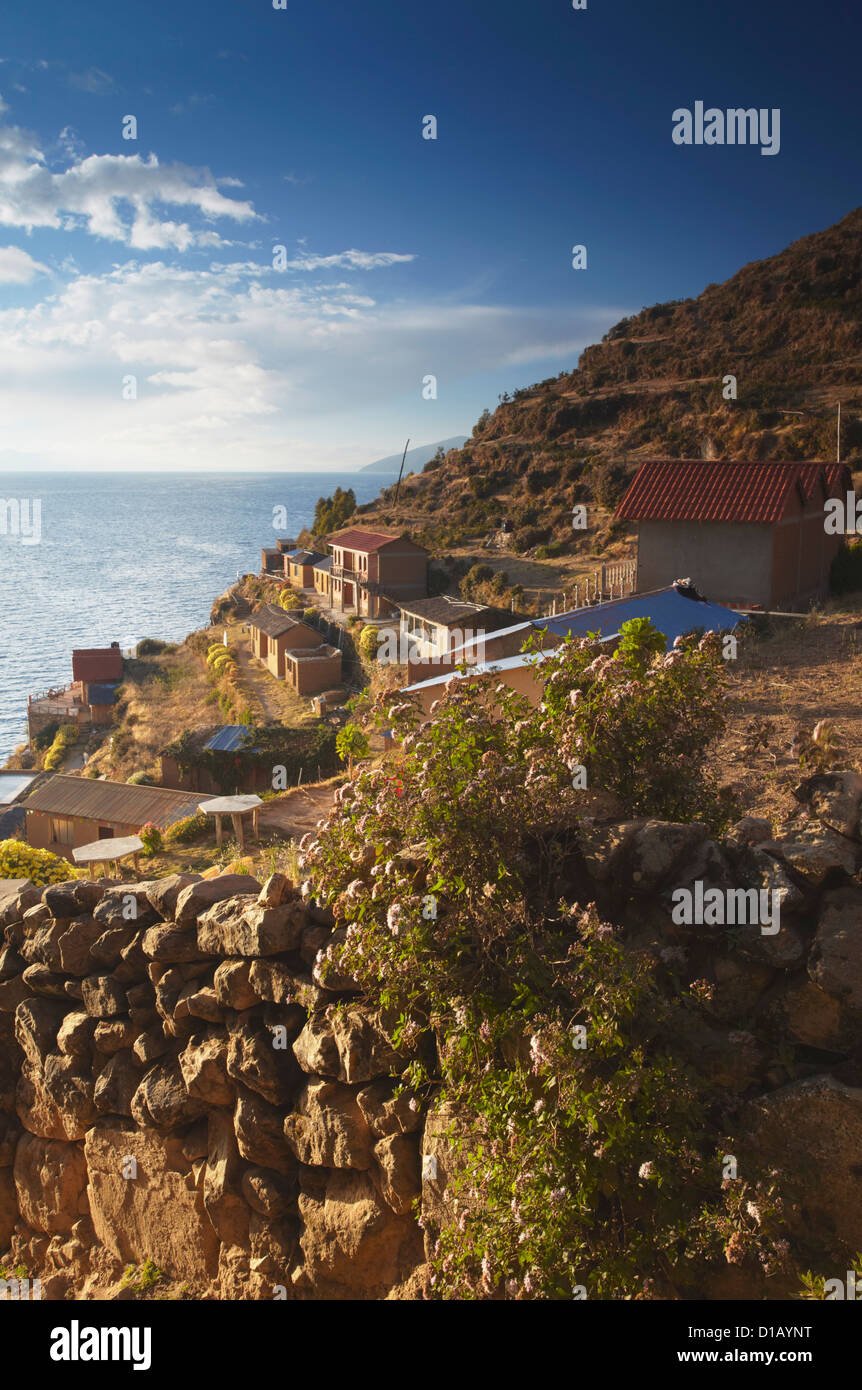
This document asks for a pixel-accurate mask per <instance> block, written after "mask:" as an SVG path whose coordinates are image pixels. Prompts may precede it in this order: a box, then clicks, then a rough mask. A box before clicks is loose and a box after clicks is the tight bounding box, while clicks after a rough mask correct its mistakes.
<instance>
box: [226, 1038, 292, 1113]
mask: <svg viewBox="0 0 862 1390" xmlns="http://www.w3.org/2000/svg"><path fill="white" fill-rule="evenodd" d="M228 1028H229V1035H230V1036H229V1042H228V1052H227V1073H228V1076H231V1077H233V1079H234V1081H241V1082H242V1083H243V1085H244V1086H248V1087H250V1089H251V1090H252V1091H257V1093H258V1095H261V1096H263V1098H264V1100H268V1101H269V1102H270V1104H271V1105H285V1104H286V1103H287V1101H288V1100H289V1098H290V1096H291V1095H292V1093H293V1091H294V1090H295V1089H296V1086H297V1084H298V1081H299V1077H300V1071H299V1067H298V1065H297V1062H296V1059H295V1057H294V1055H293V1053H292V1052H291V1050H290V1048H289V1047H288V1048H286V1049H281V1048H277V1047H275V1046H274V1045H273V1043H274V1041H275V1039H274V1038H273V1036H272V1034H271V1033H270V1032H269V1030H268V1029H267V1028H265V1027H261V1026H259V1025H255V1023H253V1022H252V1020H251V1019H247V1018H242V1017H239V1018H237V1019H236V1020H235V1021H231V1022H230V1023H229V1024H228Z"/></svg>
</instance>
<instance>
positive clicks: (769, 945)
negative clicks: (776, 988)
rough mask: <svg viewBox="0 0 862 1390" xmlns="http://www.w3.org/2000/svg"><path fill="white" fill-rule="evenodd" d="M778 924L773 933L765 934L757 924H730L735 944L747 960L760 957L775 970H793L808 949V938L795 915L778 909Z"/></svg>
mask: <svg viewBox="0 0 862 1390" xmlns="http://www.w3.org/2000/svg"><path fill="white" fill-rule="evenodd" d="M779 921H780V927H779V930H778V931H777V932H776V933H775V935H774V936H768V935H764V933H763V932H762V931H761V929H760V927H759V926H757V925H756V924H754V925H751V926H744V927H731V928H730V929H729V930H730V931H731V932H732V933H733V940H734V944H735V945H736V947H737V949H738V950H739V952H740V954H741V955H743V956H746V957H747V958H748V959H749V960H753V961H760V962H761V963H763V964H764V965H768V966H773V967H774V968H775V969H776V970H795V969H797V967H798V966H800V965H802V963H803V962H804V960H805V957H806V955H807V953H808V942H809V938H808V936H807V935H806V933H805V931H804V930H803V929H802V926H801V924H800V922H799V919H798V918H794V917H791V916H789V915H785V913H784V912H782V913H781V917H780V919H779Z"/></svg>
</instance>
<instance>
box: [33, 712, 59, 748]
mask: <svg viewBox="0 0 862 1390" xmlns="http://www.w3.org/2000/svg"><path fill="white" fill-rule="evenodd" d="M59 728H60V723H59V720H55V721H54V722H53V723H52V724H46V725H45V727H44V729H40V730H39V732H38V734H34V735H33V747H34V748H37V749H38V750H39V751H40V752H41V750H42V749H43V748H48V747H49V746H50V744H52V743H53V741H54V739H55V738H56V736H57V732H58V730H59Z"/></svg>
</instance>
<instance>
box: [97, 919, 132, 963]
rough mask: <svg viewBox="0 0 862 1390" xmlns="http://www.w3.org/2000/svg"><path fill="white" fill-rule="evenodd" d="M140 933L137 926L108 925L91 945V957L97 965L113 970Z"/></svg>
mask: <svg viewBox="0 0 862 1390" xmlns="http://www.w3.org/2000/svg"><path fill="white" fill-rule="evenodd" d="M137 935H138V928H137V927H136V926H130V925H128V924H127V925H125V926H122V927H108V929H107V931H103V932H102V935H101V936H100V937H98V938H97V939H96V940H95V941H94V942H93V944H92V946H91V947H90V959H91V960H92V961H93V963H94V964H95V965H97V966H102V967H103V968H104V967H107V969H109V970H112V969H113V968H114V966H115V965H117V964H118V963H119V961H120V959H121V957H122V954H123V951H124V950H125V949H126V947H127V946H130V945H131V944H132V942H133V941H134V940H135V938H136V936H137Z"/></svg>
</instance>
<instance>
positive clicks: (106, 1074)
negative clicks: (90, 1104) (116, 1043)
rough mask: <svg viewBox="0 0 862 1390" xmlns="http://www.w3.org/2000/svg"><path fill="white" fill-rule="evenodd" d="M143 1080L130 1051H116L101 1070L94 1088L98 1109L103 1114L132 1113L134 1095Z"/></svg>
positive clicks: (94, 1098)
mask: <svg viewBox="0 0 862 1390" xmlns="http://www.w3.org/2000/svg"><path fill="white" fill-rule="evenodd" d="M140 1080H141V1074H140V1070H139V1069H138V1068H137V1067H136V1066H135V1065H134V1062H133V1061H132V1058H131V1057H130V1055H129V1053H128V1052H116V1053H115V1054H114V1056H113V1057H111V1058H110V1060H109V1061H108V1062H107V1063H106V1065H105V1066H104V1067H103V1068H102V1070H101V1071H100V1072H99V1075H98V1076H97V1078H96V1084H95V1087H94V1090H93V1100H94V1102H95V1106H96V1109H97V1110H99V1111H100V1112H101V1113H102V1114H103V1115H131V1113H132V1097H133V1095H134V1094H135V1091H136V1090H137V1089H138V1085H139V1083H140Z"/></svg>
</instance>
